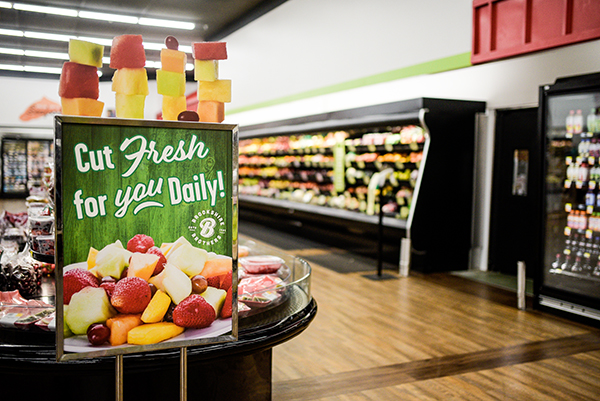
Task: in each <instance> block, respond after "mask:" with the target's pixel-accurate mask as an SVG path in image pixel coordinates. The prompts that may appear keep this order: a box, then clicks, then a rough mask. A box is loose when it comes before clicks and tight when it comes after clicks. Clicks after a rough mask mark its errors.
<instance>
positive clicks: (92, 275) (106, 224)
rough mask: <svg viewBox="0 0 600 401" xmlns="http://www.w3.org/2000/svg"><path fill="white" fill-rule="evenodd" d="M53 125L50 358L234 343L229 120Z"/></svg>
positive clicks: (234, 138)
mask: <svg viewBox="0 0 600 401" xmlns="http://www.w3.org/2000/svg"><path fill="white" fill-rule="evenodd" d="M55 130H56V131H55V135H56V137H55V142H56V160H55V166H56V177H55V183H56V184H55V191H56V193H55V199H56V210H55V214H56V224H57V226H56V227H57V230H56V252H57V256H56V261H57V273H56V277H57V295H56V298H57V299H56V305H57V359H58V360H70V359H79V358H87V357H95V356H105V355H118V354H126V353H133V352H141V351H148V350H155V349H164V348H173V347H184V346H191V345H201V344H205V343H214V342H223V341H231V340H235V339H236V338H237V299H236V298H237V297H236V291H237V285H236V284H235V283H236V282H237V160H238V132H237V126H235V125H227V124H207V123H198V122H170V121H169V122H167V121H147V120H127V119H113V118H110V119H108V118H87V117H65V116H57V117H56V120H55ZM62 327H64V330H61V329H60V328H62Z"/></svg>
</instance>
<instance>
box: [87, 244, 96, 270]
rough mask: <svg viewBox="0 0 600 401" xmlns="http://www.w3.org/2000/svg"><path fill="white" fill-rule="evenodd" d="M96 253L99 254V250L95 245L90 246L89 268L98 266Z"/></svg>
mask: <svg viewBox="0 0 600 401" xmlns="http://www.w3.org/2000/svg"><path fill="white" fill-rule="evenodd" d="M96 255H98V250H97V249H96V248H94V247H90V250H89V252H88V257H87V266H88V270H90V269H92V268H93V267H94V266H96Z"/></svg>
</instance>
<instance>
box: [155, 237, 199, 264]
mask: <svg viewBox="0 0 600 401" xmlns="http://www.w3.org/2000/svg"><path fill="white" fill-rule="evenodd" d="M183 244H189V245H192V244H191V243H190V241H188V240H187V239H186V238H185V237H184V236H183V235H182V236H181V237H179V238H177V240H176V241H175V242H173V243H172V244H170V245H171V246H169V247H168V248H165V250H164V251H163V255H165V257H166V258H167V260H169V255H170V254H171V252H173V251H174V250H176V249H177V248H179V247H180V246H181V245H183ZM163 245H165V244H162V245H161V246H160V248H161V251H162V249H163ZM166 245H167V246H168V245H169V244H166Z"/></svg>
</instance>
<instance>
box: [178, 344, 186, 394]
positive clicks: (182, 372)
mask: <svg viewBox="0 0 600 401" xmlns="http://www.w3.org/2000/svg"><path fill="white" fill-rule="evenodd" d="M179 399H180V400H181V401H186V400H187V347H181V350H180V356H179Z"/></svg>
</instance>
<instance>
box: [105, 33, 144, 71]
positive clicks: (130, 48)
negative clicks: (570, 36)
mask: <svg viewBox="0 0 600 401" xmlns="http://www.w3.org/2000/svg"><path fill="white" fill-rule="evenodd" d="M145 65H146V53H145V52H144V45H143V41H142V35H121V36H116V37H114V38H113V41H112V46H111V47H110V65H109V66H110V68H115V69H120V68H143V67H144V66H145Z"/></svg>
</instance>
